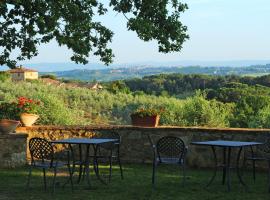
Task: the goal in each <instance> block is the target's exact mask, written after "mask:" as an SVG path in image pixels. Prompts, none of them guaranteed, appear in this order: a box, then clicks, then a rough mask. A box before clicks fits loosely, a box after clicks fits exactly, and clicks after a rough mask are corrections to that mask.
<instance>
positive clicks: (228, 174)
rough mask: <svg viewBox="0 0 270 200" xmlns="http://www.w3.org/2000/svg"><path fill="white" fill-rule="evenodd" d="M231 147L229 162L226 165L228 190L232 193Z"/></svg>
mask: <svg viewBox="0 0 270 200" xmlns="http://www.w3.org/2000/svg"><path fill="white" fill-rule="evenodd" d="M231 149H232V148H231V147H229V149H228V162H227V164H226V175H227V189H228V191H229V192H230V191H231V174H230V168H231Z"/></svg>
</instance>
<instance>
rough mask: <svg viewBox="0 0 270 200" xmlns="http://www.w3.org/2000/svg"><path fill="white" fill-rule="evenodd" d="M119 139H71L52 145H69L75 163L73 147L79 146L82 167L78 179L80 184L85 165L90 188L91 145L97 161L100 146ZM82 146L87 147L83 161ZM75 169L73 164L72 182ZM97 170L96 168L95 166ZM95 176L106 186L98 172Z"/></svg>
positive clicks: (96, 171)
mask: <svg viewBox="0 0 270 200" xmlns="http://www.w3.org/2000/svg"><path fill="white" fill-rule="evenodd" d="M117 141H118V140H117V139H102V138H69V139H62V140H55V141H51V143H53V144H68V146H69V148H70V151H71V154H72V157H73V161H74V151H73V147H72V145H79V159H80V160H79V165H80V171H79V179H78V183H79V182H80V180H81V176H82V167H83V165H84V169H85V173H86V179H87V184H88V185H89V186H90V175H89V172H90V169H89V165H90V160H89V159H90V158H89V149H90V145H92V146H93V149H94V160H95V162H97V161H96V159H97V158H96V156H97V149H98V145H101V144H106V143H113V142H117ZM82 145H86V153H85V160H84V161H83V158H82ZM74 167H75V164H74V162H73V172H72V174H71V176H70V180H71V181H72V176H73V173H74ZM94 168H95V166H94ZM95 174H96V176H97V178H98V179H99V180H100V181H101V182H102V183H104V184H106V183H105V182H104V181H103V180H102V179H101V178H100V176H99V173H98V170H95Z"/></svg>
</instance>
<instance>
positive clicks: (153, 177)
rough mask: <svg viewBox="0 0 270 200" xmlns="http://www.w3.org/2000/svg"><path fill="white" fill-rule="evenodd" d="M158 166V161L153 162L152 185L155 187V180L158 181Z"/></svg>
mask: <svg viewBox="0 0 270 200" xmlns="http://www.w3.org/2000/svg"><path fill="white" fill-rule="evenodd" d="M156 168H157V163H156V161H154V162H153V173H152V185H153V187H155V181H156Z"/></svg>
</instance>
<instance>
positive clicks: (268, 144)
mask: <svg viewBox="0 0 270 200" xmlns="http://www.w3.org/2000/svg"><path fill="white" fill-rule="evenodd" d="M256 141H257V142H262V143H263V144H262V145H259V146H257V151H258V153H259V154H263V156H266V157H267V158H270V135H261V136H258V137H257V138H256Z"/></svg>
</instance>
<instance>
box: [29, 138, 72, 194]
mask: <svg viewBox="0 0 270 200" xmlns="http://www.w3.org/2000/svg"><path fill="white" fill-rule="evenodd" d="M54 148H55V146H53V145H52V144H51V143H50V142H49V141H47V140H46V139H43V138H37V137H36V138H31V139H30V140H29V151H30V155H31V162H30V165H29V175H28V180H27V188H29V185H30V179H31V175H32V168H39V169H42V170H43V181H44V189H45V191H46V190H47V181H46V170H47V169H53V171H54V176H53V184H52V189H53V192H54V191H55V179H56V175H57V170H58V168H59V167H63V166H68V170H69V175H70V182H71V187H72V190H73V182H72V178H71V173H72V172H71V169H70V165H69V160H70V158H69V152H67V153H68V155H67V156H68V162H67V163H64V162H59V161H57V159H56V154H55V151H54Z"/></svg>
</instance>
